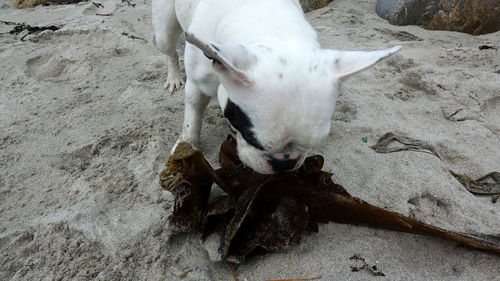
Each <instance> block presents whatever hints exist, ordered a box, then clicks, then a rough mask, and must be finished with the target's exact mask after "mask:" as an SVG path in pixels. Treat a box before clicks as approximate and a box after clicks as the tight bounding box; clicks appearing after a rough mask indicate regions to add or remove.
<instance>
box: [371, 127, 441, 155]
mask: <svg viewBox="0 0 500 281" xmlns="http://www.w3.org/2000/svg"><path fill="white" fill-rule="evenodd" d="M394 141H397V142H399V143H400V144H403V146H399V147H389V145H390V144H391V143H392V142H394ZM371 148H372V149H373V150H375V151H376V152H378V153H391V152H397V151H406V150H409V151H418V152H425V153H430V154H433V155H434V156H436V157H437V158H440V157H439V155H438V153H437V152H436V150H435V149H434V147H432V146H431V145H429V144H427V143H426V142H424V141H421V140H416V139H412V138H409V137H405V136H400V135H396V134H394V133H387V134H385V135H383V136H382V137H381V138H379V139H378V141H377V143H376V144H375V145H374V146H372V147H371Z"/></svg>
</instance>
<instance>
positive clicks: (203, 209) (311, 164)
mask: <svg viewBox="0 0 500 281" xmlns="http://www.w3.org/2000/svg"><path fill="white" fill-rule="evenodd" d="M219 163H220V164H221V168H219V169H217V170H213V169H212V168H211V167H210V165H209V164H208V162H207V161H206V160H205V158H204V157H203V154H202V153H201V152H199V151H196V150H193V149H191V147H190V146H189V145H188V144H185V143H181V144H180V145H179V146H178V148H177V150H176V151H175V153H174V155H173V156H171V158H170V159H169V161H168V163H167V169H165V171H163V172H162V174H161V176H160V179H161V180H160V183H161V185H162V186H163V187H164V188H165V189H167V190H169V191H171V192H172V193H173V194H174V196H175V203H174V210H173V213H172V216H171V218H170V224H171V225H172V226H173V227H174V228H175V229H177V230H178V231H193V230H200V229H201V231H202V232H203V237H207V236H208V235H210V234H212V233H214V232H217V231H220V232H222V233H223V234H222V236H221V237H222V240H221V243H220V248H219V253H220V255H221V257H222V259H224V260H227V261H232V262H242V261H243V260H244V259H245V258H246V257H247V256H249V255H251V254H254V253H258V252H259V251H261V250H265V251H268V252H275V251H280V250H283V249H286V248H288V247H290V246H291V245H294V244H297V243H299V242H300V238H301V235H302V233H303V232H304V231H305V230H306V229H312V230H316V231H317V229H318V223H326V222H337V223H348V224H354V225H366V226H372V227H377V228H384V229H389V230H395V231H402V232H408V233H414V234H421V235H428V236H436V237H441V238H445V239H449V240H452V241H456V242H459V243H463V244H466V245H469V246H471V247H475V248H479V249H484V250H487V251H491V252H494V253H497V254H500V237H497V236H489V235H482V234H465V233H457V232H451V231H447V230H445V229H441V228H438V227H434V226H431V225H428V224H425V223H422V222H419V221H416V220H414V219H412V218H409V217H405V216H403V215H401V214H399V213H396V212H391V211H388V210H385V209H383V208H380V207H377V206H374V205H371V204H369V203H367V202H365V201H363V200H361V199H359V198H356V197H353V196H351V195H350V194H349V193H348V192H347V191H346V190H345V189H344V188H343V187H342V186H341V185H339V184H336V183H335V182H333V180H332V174H331V173H328V172H324V171H322V170H321V169H322V167H323V163H324V159H323V157H322V156H320V155H315V156H311V157H308V158H307V159H306V160H305V162H304V164H303V165H302V167H301V168H299V169H298V170H297V171H294V172H284V173H278V174H274V175H262V174H258V173H256V172H255V171H253V170H251V169H250V168H248V167H246V166H245V165H243V163H242V162H241V161H240V160H239V159H238V156H237V153H236V140H235V139H234V138H232V137H231V136H229V137H228V138H227V139H226V141H225V142H224V143H223V144H222V146H221V149H220V152H219ZM212 182H214V183H216V184H217V185H218V186H219V187H220V188H221V189H222V190H223V191H224V192H225V193H226V195H220V196H217V197H215V198H213V199H212V200H210V202H209V199H208V198H209V194H210V186H211V184H212Z"/></svg>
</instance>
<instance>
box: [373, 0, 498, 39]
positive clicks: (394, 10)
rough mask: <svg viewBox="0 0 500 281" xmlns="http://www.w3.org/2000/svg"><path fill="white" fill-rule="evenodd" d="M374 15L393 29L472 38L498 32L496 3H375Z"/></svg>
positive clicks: (461, 0) (412, 0)
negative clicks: (415, 27) (452, 33)
mask: <svg viewBox="0 0 500 281" xmlns="http://www.w3.org/2000/svg"><path fill="white" fill-rule="evenodd" d="M376 11H377V14H378V15H379V16H381V17H382V18H385V19H387V20H388V21H389V22H390V23H391V24H394V25H419V26H421V27H423V28H425V29H430V30H448V31H459V32H465V33H469V34H473V35H479V34H486V33H492V32H496V31H498V30H500V0H378V1H377V8H376Z"/></svg>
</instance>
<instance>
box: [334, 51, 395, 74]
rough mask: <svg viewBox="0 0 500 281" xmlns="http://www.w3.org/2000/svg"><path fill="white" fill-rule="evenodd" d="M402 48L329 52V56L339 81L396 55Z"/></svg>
mask: <svg viewBox="0 0 500 281" xmlns="http://www.w3.org/2000/svg"><path fill="white" fill-rule="evenodd" d="M399 49H401V46H396V47H393V48H390V49H386V50H379V51H371V52H364V51H336V50H329V56H331V59H332V60H333V68H334V70H333V73H334V76H335V78H336V79H337V80H338V81H342V80H344V79H346V78H347V77H349V76H351V75H353V74H355V73H357V72H359V71H361V70H363V69H365V68H367V67H370V66H371V65H373V64H375V63H377V62H378V61H380V60H381V59H383V58H385V57H387V56H389V55H391V54H394V53H395V52H397V51H398V50H399Z"/></svg>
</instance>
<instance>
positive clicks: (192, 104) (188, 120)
mask: <svg viewBox="0 0 500 281" xmlns="http://www.w3.org/2000/svg"><path fill="white" fill-rule="evenodd" d="M184 91H185V93H186V101H185V105H184V124H183V125H182V133H181V135H180V136H179V139H178V140H177V142H176V143H175V145H174V147H173V148H172V150H171V153H172V154H173V153H174V151H175V148H176V147H177V145H178V144H179V143H180V142H188V143H190V144H191V145H192V146H193V148H195V149H197V148H198V146H199V144H200V133H201V127H202V123H203V115H204V114H205V109H206V108H207V105H208V103H209V101H210V96H207V95H205V94H204V93H203V92H202V91H201V90H200V89H199V88H198V87H197V86H196V85H195V84H194V83H192V82H191V81H189V80H188V81H187V82H186V88H185V90H184Z"/></svg>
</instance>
